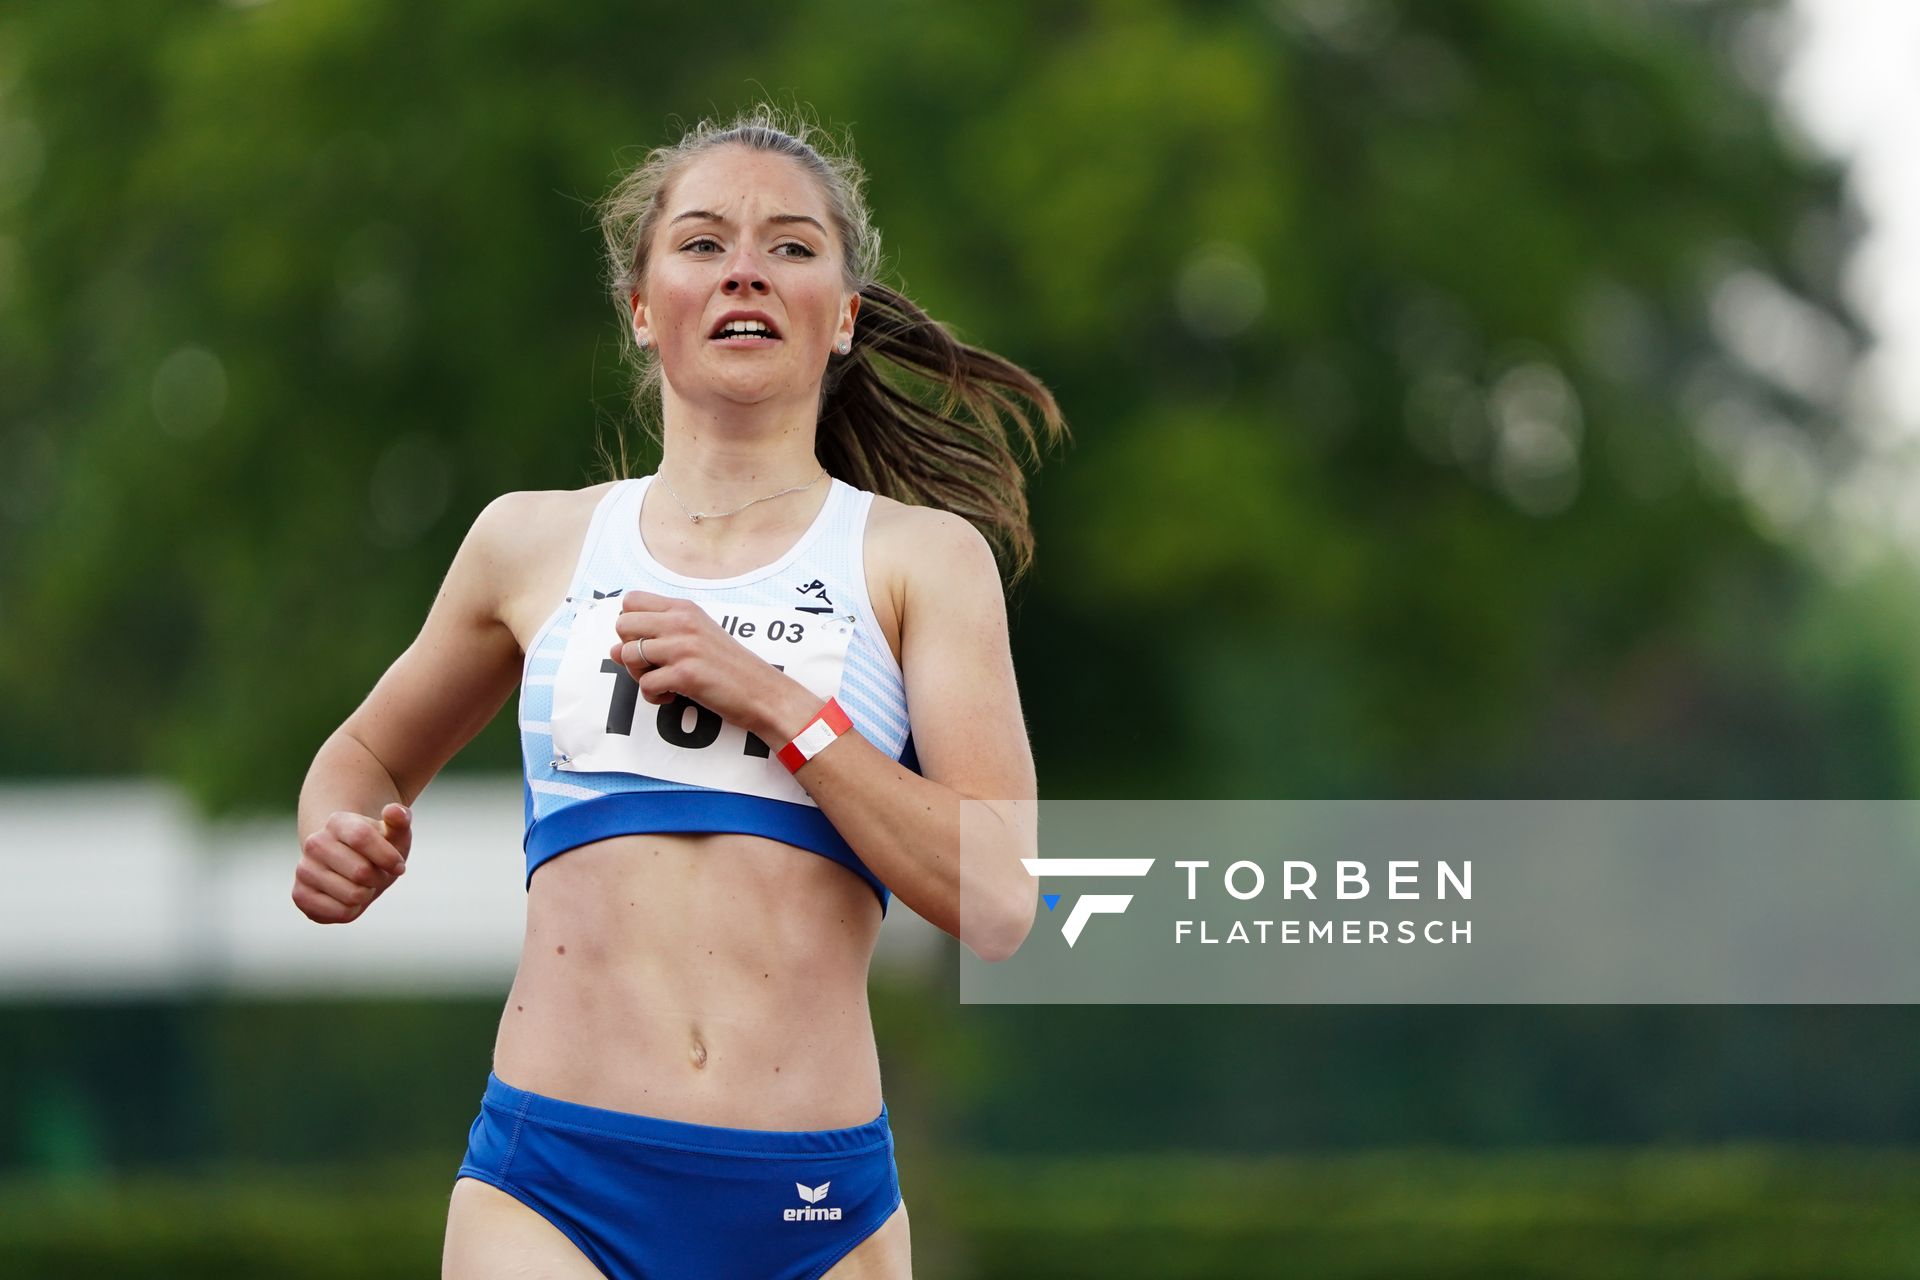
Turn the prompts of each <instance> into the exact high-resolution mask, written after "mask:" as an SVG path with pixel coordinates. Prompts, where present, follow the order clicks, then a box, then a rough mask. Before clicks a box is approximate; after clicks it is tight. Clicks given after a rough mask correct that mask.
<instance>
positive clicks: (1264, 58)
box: [0, 0, 1920, 1280]
mask: <svg viewBox="0 0 1920 1280" xmlns="http://www.w3.org/2000/svg"><path fill="white" fill-rule="evenodd" d="M1917 14H1920V6H1913V5H1910V4H1906V3H1903V2H1902V0H1884V2H1881V3H1875V2H1873V0H1792V2H1790V3H1781V4H1769V3H1718V2H1714V0H1690V2H1689V0H1638V2H1633V0H1606V2H1604V3H1603V2H1601V0H1431V2H1416V0H1398V2H1396V0H1268V2H1267V3H1187V4H1181V5H1172V4H1152V3H1142V2H1134V3H1110V4H1029V3H1010V2H1007V0H987V2H983V3H978V4H968V5H951V4H932V3H925V2H923V0H892V2H888V3H880V2H877V0H867V2H866V3H853V2H850V0H823V2H822V3H817V4H811V5H806V6H797V7H784V8H778V9H765V8H756V9H754V10H751V11H750V17H748V15H747V14H743V13H742V11H738V10H726V11H724V12H715V11H708V10H695V9H687V8H672V7H666V6H661V7H657V8H655V7H648V9H647V10H646V11H644V12H643V11H641V10H640V9H638V8H636V7H635V6H633V5H630V4H608V3H599V2H598V0H574V2H572V3H569V4H566V5H562V6H552V5H533V4H528V3H516V2H514V0H474V2H472V3H468V4H465V5H462V6H458V7H455V8H447V7H441V6H409V5H393V4H384V3H373V2H372V0H272V2H270V3H228V4H219V3H206V2H204V0H203V2H199V3H185V2H183V0H176V2H173V3H164V4H163V3H151V4H141V5H118V4H114V5H110V4H106V3H103V2H102V0H25V2H24V3H22V2H19V0H16V3H13V4H10V5H9V6H7V8H6V9H5V11H4V12H0V1272H4V1273H5V1274H7V1275H9V1276H22V1277H39V1276H57V1277H66V1276H89V1277H90V1276H134V1275H139V1276H143V1277H158V1276H176V1275H178V1276H189V1275H191V1276H198V1277H209V1276H221V1277H227V1276H231V1277H251V1276H287V1277H301V1278H304V1277H316V1278H317V1277H336V1276H341V1277H344V1276H359V1277H388V1276H392V1277H401V1276H422V1275H430V1274H437V1271H436V1268H437V1265H438V1257H439V1248H440V1239H441V1232H442V1228H443V1224H444V1213H445V1203H446V1196H447V1193H448V1192H449V1190H450V1189H451V1181H452V1177H453V1170H454V1168H455V1166H456V1165H457V1164H458V1161H459V1159H460V1156H461V1153H462V1151H463V1148H464V1143H465V1139H466V1127H467V1125H468V1123H469V1122H470V1120H471V1119H472V1116H473V1114H474V1112H475V1109H476V1107H477V1103H478V1098H479V1092H480V1089H481V1087H482V1085H483V1084H484V1081H485V1075H486V1071H487V1068H488V1065H489V1054H490V1052H491V1048H492V1042H493V1033H494V1026H495V1020H496V1018H497V1016H498V1012H499V1005H500V1001H501V998H502V997H503V995H504V993H505V991H506V988H507V984H508V982H509V980H510V977H511V972H512V965H513V960H514V956H515V954H516V952H517V945H518V935H519V927H520V923H521V913H522V911H523V895H522V891H521V887H520V878H519V877H520V874H521V873H520V870H519V865H520V864H519V854H518V842H519V820H520V819H519V805H520V795H519V783H518V781H517V778H516V777H515V776H514V773H513V770H514V768H515V764H516V758H515V754H514V744H513V741H512V738H511V723H510V718H509V717H504V716H503V717H502V718H501V720H500V722H499V723H496V724H495V726H494V727H493V728H492V729H490V730H489V731H488V732H487V733H486V734H484V735H483V736H482V738H481V739H479V740H478V741H477V742H475V743H474V745H473V746H472V747H471V748H470V749H469V750H468V751H467V752H466V753H465V754H464V755H463V757H462V758H461V759H460V760H459V761H457V762H456V764H455V766H454V767H453V768H452V769H451V770H450V771H449V772H448V773H447V774H446V775H444V776H443V778H442V779H441V780H440V781H439V782H436V784H435V785H434V787H433V788H431V789H430V790H429V791H428V793H427V795H426V797H425V798H423V800H422V801H421V816H420V830H421V835H420V844H419V851H420V853H421V854H422V855H423V856H420V857H416V858H415V859H414V867H415V871H414V873H413V874H412V875H410V876H409V877H408V882H407V884H406V885H405V886H404V890H405V891H404V892H396V893H394V894H391V895H388V896H387V897H386V898H383V899H382V900H381V902H380V903H379V904H378V905H377V906H376V907H375V908H374V910H373V911H372V912H370V913H369V915H368V917H367V918H366V919H365V920H363V921H361V922H359V923H358V924H356V925H354V926H353V927H351V928H349V929H326V928H322V927H321V926H316V925H311V924H309V923H307V922H306V921H305V920H304V918H302V917H301V916H300V915H299V914H298V912H297V911H296V910H295V909H294V908H293V906H292V905H291V903H290V902H289V901H288V898H287V893H288V890H289V888H290V886H291V875H292V869H293V865H294V862H295V860H296V858H297V849H296V842H295V833H294V829H293V819H292V805H293V801H294V797H295V794H296V792H297V789H298V786H299V782H300V778H301V776H302V774H303V772H304V770H305V767H306V765H307V763H308V761H309V760H310V759H311V756H312V753H313V751H314V750H315V748H316V747H317V746H318V744H319V743H320V741H321V740H322V739H323V738H324V736H325V735H326V734H327V733H328V732H329V731H330V730H331V729H332V728H333V727H334V726H335V725H336V724H337V723H338V722H339V721H340V720H341V719H342V718H343V717H344V716H345V715H346V714H347V712H348V711H349V710H350V709H351V708H352V707H353V706H354V705H355V704H356V703H357V701H358V700H359V699H360V697H361V696H362V695H363V694H364V693H365V691H366V690H367V689H368V688H369V687H370V686H371V684H372V682H373V681H374V680H375V679H376V678H377V676H378V675H379V674H380V672H381V671H382V670H384V668H385V666H386V664H387V663H388V662H389V661H391V659H392V658H393V657H394V656H395V655H396V654H397V653H398V652H399V651H400V650H401V649H402V648H403V647H404V646H405V644H406V643H407V641H408V640H409V639H410V638H411V636H412V634H413V632H414V630H415V629H416V628H417V627H418V625H419V623H420V620H421V618H422V617H423V616H424V614H425V612H426V608H427V606H428V604H429V602H430V600H431V598H432V596H433V592H434V590H435V588H436V586H437V585H438V582H439V580H440V577H441V575H442V574H443V573H444V571H445V568H446V565H447V563H448V561H449V560H450V558H451V556H452V553H453V550H454V548H455V546H456V545H457V544H458V542H459V539H460V537H461V535H462V534H463V532H464V531H465V529H466V527H467V525H468V523H469V522H470V521H471V519H472V518H473V516H474V515H475V514H476V513H477V512H478V511H479V510H480V508H481V507H482V506H484V505H485V504H486V502H487V501H488V500H489V499H491V498H492V497H493V496H494V495H496V494H498V493H500V492H503V491H506V490H510V489H525V488H549V487H574V486H578V485H581V484H584V483H591V482H594V481H597V480H598V479H601V478H604V475H605V472H604V471H603V470H602V469H601V464H600V462H599V460H598V459H599V454H598V449H599V447H600V446H601V445H604V444H608V443H611V442H613V441H614V440H615V439H616V438H617V437H618V436H619V435H620V433H622V432H629V433H630V432H631V424H630V423H629V422H628V421H627V420H626V418H625V416H624V412H625V411H624V405H625V386H624V383H623V380H622V375H621V372H620V370H619V368H618V365H617V359H616V354H615V353H616V338H617V335H618V330H617V329H616V328H615V327H614V325H615V324H616V323H618V321H617V317H616V316H615V314H614V312H613V309H612V307H611V306H610V304H609V303H608V302H607V300H606V299H605V297H604V295H603V293H602V290H601V287H600V283H599V281H600V263H599V260H598V257H597V254H598V249H599V246H598V236H597V232H596V229H595V228H594V225H593V223H592V220H591V218H590V216H589V214H588V210H587V205H588V204H589V203H590V202H591V201H592V200H593V199H595V198H596V197H597V196H599V195H600V194H601V193H602V192H603V191H605V190H606V188H607V187H608V186H609V185H610V184H611V182H612V180H613V178H614V175H615V174H616V172H617V171H618V170H619V169H620V168H622V167H624V166H625V165H626V164H628V163H631V162H632V161H633V160H635V159H637V157H638V155H639V154H640V153H641V152H642V151H643V150H644V149H645V148H646V147H649V146H652V145H656V144H659V143H661V142H664V141H668V140H670V139H672V138H674V137H677V136H678V133H679V131H680V128H682V127H684V126H686V125H690V124H691V123H693V121H695V120H696V119H698V118H700V117H701V116H703V115H709V114H730V113H731V112H732V111H733V110H734V109H736V108H738V107H741V106H744V105H746V104H748V103H750V102H751V101H753V100H755V99H756V98H758V97H760V96H762V95H769V96H772V97H774V98H776V99H778V100H780V101H783V102H789V103H791V102H799V103H801V104H804V105H806V106H808V107H810V108H811V109H812V111H813V112H814V114H815V115H816V116H817V117H818V119H819V120H820V121H822V122H823V123H826V124H828V125H829V126H831V127H833V128H835V129H848V130H850V131H851V134H852V137H853V141H854V145H855V147H856V149H857V152H858V154H859V155H860V157H861V159H862V160H863V161H864V163H865V165H866V167H867V170H868V174H869V177H870V193H871V196H872V199H873V203H874V207H875V211H876V215H877V218H878V220H879V224H880V226H881V227H882V228H883V231H884V234H885V237H886V243H887V244H888V246H889V249H890V261H891V263H892V281H893V282H894V283H896V284H898V285H901V286H903V287H904V288H906V289H907V291H908V292H909V293H910V294H912V295H913V296H914V297H915V298H917V299H918V300H919V301H921V302H922V303H923V304H924V305H926V306H927V307H928V308H929V309H930V310H931V311H932V312H933V313H934V314H935V315H936V316H939V317H941V318H942V319H944V320H945V321H947V322H948V323H949V324H950V325H951V326H953V327H954V328H955V329H956V330H957V331H958V332H959V333H960V334H961V335H962V336H963V337H965V338H967V339H968V340H970V341H973V342H976V343H979V344H981V345H985V346H988V347H991V348H993V349H995V350H998V351H1000V352H1002V353H1004V354H1006V355H1007V356H1009V357H1010V358H1012V359H1014V360H1016V361H1018V362H1019V363H1021V364H1023V365H1025V366H1026V367H1028V368H1030V369H1032V370H1034V371H1035V372H1036V373H1037V374H1038V375H1039V376H1040V377H1041V378H1043V379H1044V380H1045V381H1046V382H1047V383H1048V384H1049V385H1050V386H1052V387H1053V388H1054V389H1055V391H1056V392H1057V394H1058V396H1059V399H1060V402H1061V404H1062V406H1063V407H1064V409H1065V411H1066V413H1067V416H1068V418H1069V420H1070V422H1071V423H1072V425H1073V427H1074V429H1075V432H1076V443H1075V444H1074V445H1073V447H1072V448H1071V449H1069V450H1068V451H1066V452H1065V453H1063V454H1062V455H1060V456H1058V457H1056V458H1053V459H1051V460H1049V462H1048V463H1047V464H1046V465H1045V466H1044V467H1043V468H1042V469H1041V470H1040V472H1039V473H1038V475H1037V477H1036V479H1035V481H1034V483H1033V488H1032V494H1033V502H1034V509H1035V518H1036V523H1037V534H1038V546H1039V558H1038V561H1037V564H1036V567H1035V570H1034V572H1033V574H1032V575H1031V576H1030V577H1029V578H1028V579H1027V580H1026V581H1024V582H1023V583H1022V584H1021V586H1020V587H1019V588H1018V589H1017V590H1016V592H1015V594H1014V597H1013V620H1014V644H1015V656H1016V661H1017V665H1018V668H1019V671H1020V675H1021V683H1022V689H1023V695H1024V699H1025V704H1026V708H1027V712H1028V717H1029V720H1030V724H1031V728H1032V734H1033V742H1034V748H1035V752H1036V755H1037V759H1038V763H1039V769H1040V778H1041V786H1042V794H1043V795H1045V796H1048V797H1057V798H1066V797H1083V798H1084V797H1108V796H1111V797H1139V796H1158V797H1192V798H1204V797H1221V798H1246V797H1273V798H1279V797H1427V796H1433V797H1469V796H1472V797H1545V796H1567V797H1749V798H1795V797H1857V798H1868V797H1896V796H1899V797H1905V796H1909V795H1911V794H1912V792H1913V790H1914V786H1915V782H1916V779H1917V778H1920V673H1917V672H1916V664H1915V662H1914V661H1913V659H1912V657H1911V656H1910V653H1911V650H1912V648H1913V638H1914V637H1915V636H1916V635H1920V577H1916V555H1920V484H1916V480H1920V475H1916V470H1917V469H1920V464H1917V459H1920V453H1917V452H1916V442H1917V441H1920V161H1916V159H1915V153H1914V152H1913V151H1912V149H1911V147H1910V146H1908V145H1906V144H1905V143H1904V139H1905V138H1907V137H1910V136H1911V134H1912V131H1913V130H1914V128H1915V127H1916V125H1920V92H1917V91H1916V85H1920V76H1916V74H1915V71H1916V70H1917V69H1920V20H1917V19H1916V15H1917ZM743 17H748V20H744V21H743V20H741V19H742V18H743ZM1143 698H1145V699H1148V700H1150V701H1151V703H1152V705H1153V706H1154V707H1155V708H1156V709H1157V711H1156V715H1155V717H1154V721H1153V733H1152V739H1151V741H1149V738H1148V735H1147V733H1146V732H1145V730H1144V729H1143V727H1142V720H1141V717H1140V716H1139V715H1138V708H1139V706H1140V705H1141V702H1142V699H1143ZM954 964H955V955H954V951H953V944H952V943H951V941H950V940H948V939H945V938H944V937H943V936H941V935H938V934H937V933H935V932H933V931H932V930H931V929H930V928H929V927H928V926H925V925H924V924H923V923H921V922H918V921H915V920H914V919H912V917H911V913H909V912H907V911H906V910H905V909H904V908H901V909H898V910H896V911H895V912H894V913H892V916H891V917H890V919H889V921H888V924H887V929H886V935H885V938H884V940H883V946H882V951H881V955H880V958H879V960H878V961H877V963H876V969H875V974H874V983H873V1004H874V1014H875V1020H876V1026H877V1030H878V1034H879V1037H880V1044H881V1053H882V1064H883V1070H884V1071H885V1074H886V1088H887V1093H888V1096H889V1101H890V1105H891V1110H892V1114H893V1116H894V1117H895V1124H896V1132H897V1134H898V1140H899V1162H900V1166H901V1172H902V1178H903V1183H904V1185H905V1188H906V1194H907V1199H908V1201H909V1203H910V1204H911V1205H912V1210H913V1231H914V1237H915V1245H916V1261H917V1269H918V1274H921V1275H924V1276H927V1277H931V1278H933V1280H942V1278H950V1280H961V1278H972V1277H1019V1276H1073V1277H1081V1276H1086V1277H1091V1276H1106V1277H1111V1276H1165V1277H1229V1276H1252V1275H1262V1276H1264V1275H1288V1276H1324V1277H1362V1276H1365V1277H1387V1276H1392V1277H1462V1278H1464V1277H1487V1276H1508V1277H1520V1276H1541V1277H1545V1276H1567V1277H1602V1276H1606V1277H1612V1276H1621V1277H1625V1276H1635V1277H1648V1276H1656V1277H1669V1276H1671V1277H1681V1276H1685V1277H1709V1278H1712V1277H1802V1276H1804V1277H1869V1276H1872V1277H1893V1276H1920V1219H1917V1218H1916V1215H1915V1213H1914V1209H1915V1206H1916V1204H1920V1155H1917V1154H1916V1153H1920V1090H1916V1089H1915V1088H1914V1074H1913V1065H1914V1063H1915V1062H1916V1061H1920V1014H1916V1011H1915V1010H1913V1009H1911V1008H1904V1007H1852V1008H1794V1007H1684V1008H1683V1007H1650V1008H1592V1007H1587V1008H1546V1007H1529V1008H1497V1007H1461V1008H1306V1007H1302V1008H1247V1009H1234V1008H1204V1009H1179V1008H1060V1007H1043V1008H1032V1009H1023V1008H999V1007H962V1006H960V1005H959V1004H958V1001H957V993H956V986H955V981H954Z"/></svg>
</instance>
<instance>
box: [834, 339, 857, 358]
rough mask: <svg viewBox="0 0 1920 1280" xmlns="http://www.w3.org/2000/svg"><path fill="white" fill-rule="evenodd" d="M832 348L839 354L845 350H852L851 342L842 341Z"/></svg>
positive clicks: (845, 352)
mask: <svg viewBox="0 0 1920 1280" xmlns="http://www.w3.org/2000/svg"><path fill="white" fill-rule="evenodd" d="M834 350H835V351H838V352H839V353H840V354H841V355H845V354H847V352H849V351H851V350H853V344H852V343H851V342H842V343H841V344H840V345H839V346H837V347H835V348H834Z"/></svg>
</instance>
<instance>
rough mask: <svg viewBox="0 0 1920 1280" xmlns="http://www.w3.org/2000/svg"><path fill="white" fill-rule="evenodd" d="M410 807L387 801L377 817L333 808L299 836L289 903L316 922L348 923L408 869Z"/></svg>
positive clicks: (410, 828)
mask: <svg viewBox="0 0 1920 1280" xmlns="http://www.w3.org/2000/svg"><path fill="white" fill-rule="evenodd" d="M412 847H413V812H412V811H411V810H410V809H408V808H407V806H405V805H403V804H397V803H396V804H390V805H388V806H386V807H385V808H384V809H382V810H381V811H380V816H379V818H377V819H376V818H369V817H368V816H367V815H365V814H364V813H348V812H345V811H344V810H343V811H337V812H334V813H331V814H328V815H327V820H326V822H324V823H323V824H321V827H320V829H319V830H318V831H315V832H313V833H312V834H310V835H308V836H307V838H306V839H304V840H302V841H301V842H300V865H299V866H298V867H297V868H295V870H294V873H293V905H294V906H296V907H298V908H300V911H301V913H302V914H303V915H305V916H306V917H307V919H309V920H312V921H313V922H315V923H316V924H349V923H351V922H353V921H355V920H358V919H359V918H360V915H361V913H362V912H364V911H365V910H366V909H367V907H368V906H370V905H371V904H372V902H373V900H374V899H375V898H377V897H379V896H380V895H381V894H382V893H385V892H386V889H387V886H388V885H390V884H392V883H393V882H394V881H395V880H396V879H398V878H399V877H400V876H401V874H402V873H404V872H405V871H406V869H407V852H408V850H410V849H411V848H412Z"/></svg>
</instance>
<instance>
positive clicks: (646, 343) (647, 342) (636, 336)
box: [633, 333, 653, 351]
mask: <svg viewBox="0 0 1920 1280" xmlns="http://www.w3.org/2000/svg"><path fill="white" fill-rule="evenodd" d="M633 340H634V341H635V342H637V343H638V344H640V349H641V350H642V351H645V350H646V349H647V347H648V346H650V345H651V344H652V342H653V339H651V338H644V337H641V336H640V335H639V334H637V333H636V334H634V335H633Z"/></svg>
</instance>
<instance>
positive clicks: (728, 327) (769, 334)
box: [711, 320, 780, 345]
mask: <svg viewBox="0 0 1920 1280" xmlns="http://www.w3.org/2000/svg"><path fill="white" fill-rule="evenodd" d="M711 340H712V341H714V342H733V343H740V344H743V345H752V344H755V343H766V342H778V341H780V335H779V334H777V333H775V332H774V331H773V327H772V326H771V325H769V324H767V323H766V322H764V321H761V320H729V321H728V322H727V323H725V324H723V325H721V326H720V327H719V328H718V329H716V330H714V332H713V334H712V336H711Z"/></svg>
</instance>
